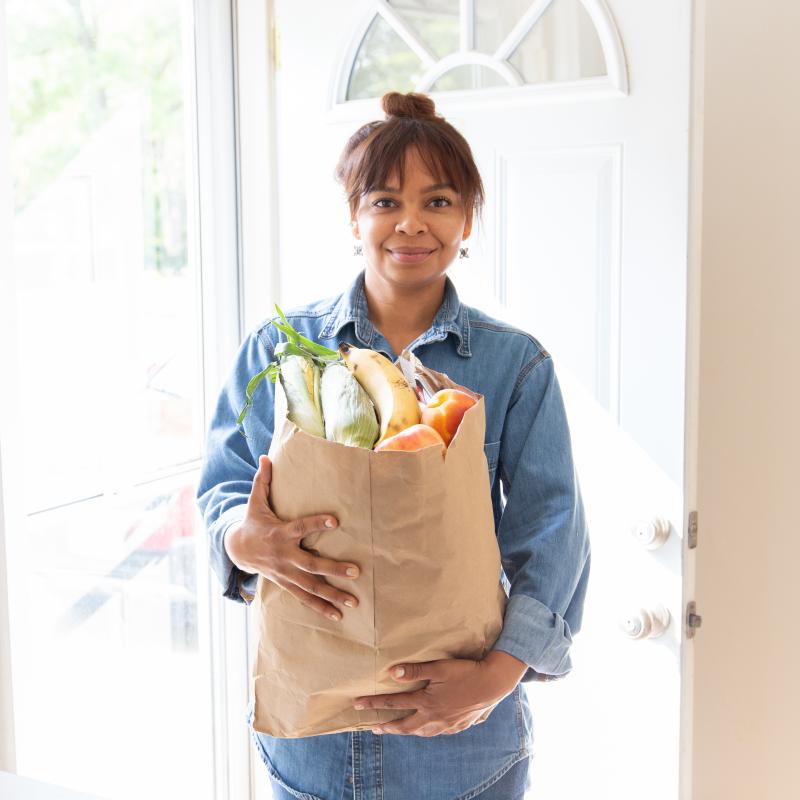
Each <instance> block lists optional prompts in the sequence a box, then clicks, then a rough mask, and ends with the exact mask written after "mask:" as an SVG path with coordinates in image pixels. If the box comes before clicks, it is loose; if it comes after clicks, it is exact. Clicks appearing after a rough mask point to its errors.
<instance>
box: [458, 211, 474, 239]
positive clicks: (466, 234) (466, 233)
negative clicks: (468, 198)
mask: <svg viewBox="0 0 800 800" xmlns="http://www.w3.org/2000/svg"><path fill="white" fill-rule="evenodd" d="M471 233H472V211H469V212H468V213H467V219H466V222H464V233H462V234H461V239H462V240H464V239H469V235H470V234H471Z"/></svg>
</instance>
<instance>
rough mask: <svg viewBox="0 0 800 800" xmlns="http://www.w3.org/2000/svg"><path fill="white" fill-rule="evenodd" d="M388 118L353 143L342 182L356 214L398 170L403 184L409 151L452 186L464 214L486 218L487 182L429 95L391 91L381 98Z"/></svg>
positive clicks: (340, 168) (342, 166)
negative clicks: (361, 202)
mask: <svg viewBox="0 0 800 800" xmlns="http://www.w3.org/2000/svg"><path fill="white" fill-rule="evenodd" d="M381 108H383V110H384V112H385V113H386V119H382V120H375V121H374V122H368V123H367V124H366V125H362V126H361V127H360V128H359V129H358V130H357V131H356V132H355V133H354V134H353V135H352V136H351V137H350V139H349V140H348V142H347V144H346V145H345V148H344V150H343V152H342V155H341V156H340V157H339V163H338V164H337V165H336V173H335V175H336V179H337V180H338V181H339V183H341V184H342V186H343V187H344V190H345V193H346V194H347V201H348V203H349V205H350V213H351V214H352V215H353V216H355V214H356V210H357V208H358V204H359V200H360V198H361V196H362V195H364V194H366V193H367V192H369V191H372V189H373V188H374V187H377V186H386V184H387V182H388V178H389V175H390V174H392V173H393V172H394V171H395V170H396V171H397V173H398V176H399V178H400V183H401V184H402V182H403V180H404V175H403V172H404V161H405V154H406V150H408V148H410V147H416V149H417V150H418V152H419V154H420V157H421V158H422V161H423V163H424V164H425V166H426V167H427V168H428V170H429V171H430V173H431V175H433V177H434V178H436V179H437V180H439V181H442V182H444V181H449V182H450V183H451V184H453V187H454V188H455V190H456V191H457V192H458V194H459V195H460V197H461V199H462V201H463V203H464V209H465V211H467V212H468V213H469V211H470V210H473V211H474V213H475V216H476V217H480V213H481V209H482V208H483V202H484V192H483V182H482V181H481V176H480V173H479V172H478V168H477V166H475V161H474V159H473V157H472V150H470V147H469V144H467V140H466V139H465V138H464V137H463V136H462V135H461V134H460V133H459V132H458V131H457V130H456V129H455V128H454V127H453V126H452V125H451V124H450V123H449V122H447V120H445V119H444V117H442V116H441V115H440V114H437V113H436V107H435V105H434V103H433V100H431V98H430V97H428V96H427V95H425V94H419V93H417V92H409V93H408V94H401V93H400V92H388V93H387V94H385V95H383V97H382V98H381Z"/></svg>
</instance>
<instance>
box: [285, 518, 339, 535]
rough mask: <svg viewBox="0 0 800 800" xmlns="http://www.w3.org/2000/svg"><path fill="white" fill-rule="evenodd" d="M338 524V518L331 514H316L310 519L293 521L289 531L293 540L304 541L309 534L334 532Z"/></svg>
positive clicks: (288, 528) (289, 525)
mask: <svg viewBox="0 0 800 800" xmlns="http://www.w3.org/2000/svg"><path fill="white" fill-rule="evenodd" d="M337 524H338V522H337V520H336V517H332V516H331V515H330V514H314V515H313V516H310V517H299V518H298V519H293V520H292V521H291V522H290V523H289V524H288V527H287V530H288V532H289V535H290V536H292V537H293V538H295V539H303V538H304V537H306V536H308V534H309V533H317V532H318V531H330V530H333V529H334V528H335V527H336V526H337Z"/></svg>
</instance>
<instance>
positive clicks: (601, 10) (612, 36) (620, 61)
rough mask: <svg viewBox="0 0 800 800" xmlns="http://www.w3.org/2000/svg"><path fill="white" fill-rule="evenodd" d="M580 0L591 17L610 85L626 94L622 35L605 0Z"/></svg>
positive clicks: (626, 71) (626, 78) (625, 68)
mask: <svg viewBox="0 0 800 800" xmlns="http://www.w3.org/2000/svg"><path fill="white" fill-rule="evenodd" d="M581 2H582V3H583V7H584V8H585V9H586V13H587V14H588V15H589V16H590V17H591V20H592V22H593V23H594V28H595V30H596V31H597V36H598V37H599V39H600V46H601V47H602V48H603V57H604V58H605V60H606V72H607V73H608V79H609V80H610V81H611V85H612V86H614V87H615V88H616V89H618V90H619V91H620V92H621V93H622V94H628V92H629V88H628V67H627V64H626V62H625V50H624V48H623V46H622V37H621V36H620V35H619V28H617V24H616V22H614V17H613V16H612V15H611V11H610V9H609V8H608V5H607V4H606V0H581Z"/></svg>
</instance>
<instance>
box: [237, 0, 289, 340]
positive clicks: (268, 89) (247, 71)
mask: <svg viewBox="0 0 800 800" xmlns="http://www.w3.org/2000/svg"><path fill="white" fill-rule="evenodd" d="M235 2H236V6H235V8H236V53H235V56H236V62H235V74H236V97H237V104H236V108H237V132H238V144H239V159H238V164H239V209H240V224H241V228H240V230H241V236H240V244H241V260H242V268H241V274H242V301H241V308H242V333H244V332H245V331H249V330H252V329H253V328H255V327H256V326H257V325H258V323H260V322H261V321H263V317H264V310H265V308H266V309H267V312H268V313H269V312H270V311H271V309H272V303H273V302H274V298H277V297H279V296H280V285H279V282H280V270H279V269H278V216H279V211H280V204H279V202H278V181H277V169H278V167H277V150H276V147H277V143H276V136H277V135H276V128H275V101H274V97H275V59H276V57H277V54H276V53H273V52H272V50H273V47H274V46H275V45H274V42H275V36H276V29H275V18H274V14H275V8H274V5H275V4H274V2H273V0H264V2H259V3H250V2H242V0H235Z"/></svg>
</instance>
